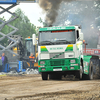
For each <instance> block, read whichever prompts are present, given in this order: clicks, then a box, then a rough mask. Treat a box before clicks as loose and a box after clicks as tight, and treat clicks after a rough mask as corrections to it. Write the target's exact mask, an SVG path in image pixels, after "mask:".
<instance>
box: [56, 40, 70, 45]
mask: <svg viewBox="0 0 100 100" xmlns="http://www.w3.org/2000/svg"><path fill="white" fill-rule="evenodd" d="M55 43H70V44H71V42H69V41H67V40H57V41H56V42H55Z"/></svg>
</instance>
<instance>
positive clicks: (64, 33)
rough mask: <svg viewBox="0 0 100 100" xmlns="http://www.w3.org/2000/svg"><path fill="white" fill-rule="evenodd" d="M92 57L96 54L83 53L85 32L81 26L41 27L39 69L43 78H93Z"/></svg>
mask: <svg viewBox="0 0 100 100" xmlns="http://www.w3.org/2000/svg"><path fill="white" fill-rule="evenodd" d="M34 40H35V38H34ZM92 58H95V56H91V55H84V54H83V33H82V32H81V27H80V26H61V27H59V26H58V27H44V28H40V29H39V37H38V65H39V67H38V69H39V72H40V73H41V76H42V80H47V79H61V78H62V76H66V75H75V76H76V77H77V78H79V79H90V80H91V79H93V63H92V60H91V59H92Z"/></svg>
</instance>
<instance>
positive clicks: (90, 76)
mask: <svg viewBox="0 0 100 100" xmlns="http://www.w3.org/2000/svg"><path fill="white" fill-rule="evenodd" d="M87 78H88V79H89V80H92V79H93V63H92V61H90V66H89V74H88V76H87Z"/></svg>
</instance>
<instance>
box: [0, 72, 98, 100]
mask: <svg viewBox="0 0 100 100" xmlns="http://www.w3.org/2000/svg"><path fill="white" fill-rule="evenodd" d="M0 100H100V80H77V79H73V78H72V79H68V78H67V79H66V78H65V79H62V80H60V81H59V80H47V81H42V79H41V76H40V75H39V74H38V75H18V76H0Z"/></svg>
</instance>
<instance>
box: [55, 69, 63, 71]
mask: <svg viewBox="0 0 100 100" xmlns="http://www.w3.org/2000/svg"><path fill="white" fill-rule="evenodd" d="M53 71H62V69H53Z"/></svg>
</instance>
